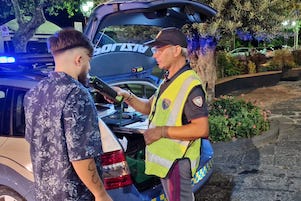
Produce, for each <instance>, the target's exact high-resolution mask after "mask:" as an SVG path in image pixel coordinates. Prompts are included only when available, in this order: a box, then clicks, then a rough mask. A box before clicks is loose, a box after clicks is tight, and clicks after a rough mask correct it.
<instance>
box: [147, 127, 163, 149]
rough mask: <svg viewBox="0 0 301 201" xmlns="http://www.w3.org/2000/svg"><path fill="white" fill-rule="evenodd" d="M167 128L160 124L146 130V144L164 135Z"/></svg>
mask: <svg viewBox="0 0 301 201" xmlns="http://www.w3.org/2000/svg"><path fill="white" fill-rule="evenodd" d="M164 132H165V128H164V126H159V127H155V128H149V129H147V130H145V131H144V133H143V136H144V141H145V144H147V145H149V144H151V143H153V142H155V141H157V140H159V139H160V138H162V137H163V136H164Z"/></svg>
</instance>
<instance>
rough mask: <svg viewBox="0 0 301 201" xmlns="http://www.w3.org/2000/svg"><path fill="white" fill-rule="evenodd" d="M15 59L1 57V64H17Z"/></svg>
mask: <svg viewBox="0 0 301 201" xmlns="http://www.w3.org/2000/svg"><path fill="white" fill-rule="evenodd" d="M15 62H16V59H15V57H8V56H0V63H15Z"/></svg>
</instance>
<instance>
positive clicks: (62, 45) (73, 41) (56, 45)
mask: <svg viewBox="0 0 301 201" xmlns="http://www.w3.org/2000/svg"><path fill="white" fill-rule="evenodd" d="M47 47H48V50H49V51H50V52H51V53H52V54H53V55H55V54H57V53H60V52H63V51H66V50H69V49H73V48H77V47H82V48H85V49H87V50H88V51H89V55H90V56H92V55H93V47H92V45H91V43H90V41H89V39H88V38H87V37H86V36H85V35H84V34H83V33H81V32H80V31H78V30H76V29H74V28H65V29H62V30H60V31H58V32H57V33H55V34H53V35H52V36H50V37H49V38H48V40H47Z"/></svg>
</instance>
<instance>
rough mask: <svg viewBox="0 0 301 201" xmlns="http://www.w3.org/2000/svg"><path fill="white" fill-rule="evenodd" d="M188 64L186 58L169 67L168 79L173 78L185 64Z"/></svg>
mask: <svg viewBox="0 0 301 201" xmlns="http://www.w3.org/2000/svg"><path fill="white" fill-rule="evenodd" d="M185 64H186V60H185V59H179V60H177V62H175V63H174V64H173V65H172V66H171V67H170V68H169V69H168V72H169V73H168V76H167V79H171V78H172V77H173V76H174V75H175V74H176V73H177V72H178V71H179V70H180V69H181V68H182V67H183V66H184V65H185Z"/></svg>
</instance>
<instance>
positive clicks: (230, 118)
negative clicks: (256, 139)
mask: <svg viewBox="0 0 301 201" xmlns="http://www.w3.org/2000/svg"><path fill="white" fill-rule="evenodd" d="M209 108H210V109H209V123H210V139H211V140H212V141H213V142H218V141H229V140H233V139H235V138H249V137H252V136H254V135H259V134H260V133H262V132H263V131H266V130H268V129H269V121H268V118H267V117H268V112H267V111H264V110H261V109H260V108H259V107H257V106H255V105H253V104H252V103H250V102H246V101H244V100H242V99H238V98H234V97H231V96H223V97H220V98H218V99H216V100H215V101H214V102H213V103H212V104H211V105H210V107H209Z"/></svg>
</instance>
